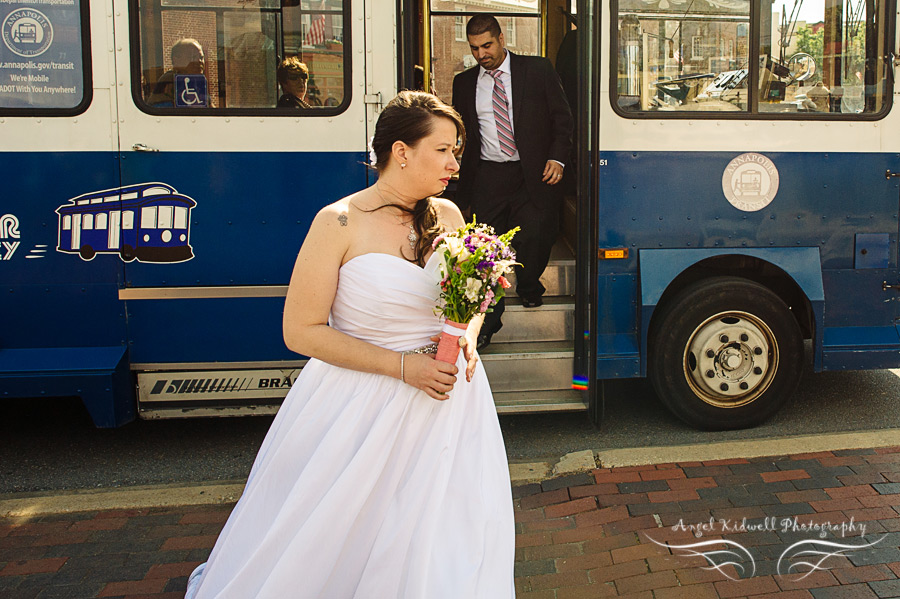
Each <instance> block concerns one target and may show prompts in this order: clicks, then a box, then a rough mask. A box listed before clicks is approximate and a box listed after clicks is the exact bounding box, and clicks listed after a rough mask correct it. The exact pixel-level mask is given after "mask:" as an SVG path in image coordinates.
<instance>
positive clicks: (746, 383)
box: [648, 277, 803, 430]
mask: <svg viewBox="0 0 900 599" xmlns="http://www.w3.org/2000/svg"><path fill="white" fill-rule="evenodd" d="M657 309H658V310H661V311H660V312H659V314H658V316H656V317H654V323H653V327H652V330H651V332H650V336H649V347H648V354H649V360H648V375H649V377H650V380H651V382H652V383H653V387H654V389H655V390H656V393H657V395H658V396H659V398H660V400H661V401H662V402H663V403H664V404H665V405H666V406H667V407H668V408H669V409H670V410H671V411H672V412H673V413H674V414H675V415H676V416H678V417H679V418H681V419H682V420H684V421H685V422H686V423H688V424H690V425H691V426H693V427H696V428H699V429H705V430H728V429H738V428H748V427H752V426H756V425H758V424H760V423H762V422H763V421H765V420H767V419H768V418H770V417H771V416H772V415H773V414H775V412H777V411H778V410H779V409H780V408H781V407H782V405H784V403H785V402H786V401H787V400H788V399H789V398H790V397H791V395H792V394H793V392H794V390H795V389H796V387H797V384H798V383H799V382H800V374H801V372H802V366H803V336H802V334H801V332H800V327H799V325H798V324H797V321H796V319H795V318H794V316H793V314H792V313H791V311H790V309H789V308H788V306H787V305H786V304H785V303H784V302H783V301H782V300H781V298H779V297H778V296H777V295H775V294H774V293H773V292H772V291H770V290H769V289H768V288H766V287H763V286H762V285H760V284H758V283H755V282H753V281H749V280H747V279H742V278H738V277H714V278H710V279H706V280H703V281H700V282H697V283H694V284H693V285H690V286H689V287H687V288H685V289H684V290H682V291H681V292H680V293H678V295H676V296H675V297H674V298H672V300H671V301H668V302H666V305H665V306H662V307H659V308H657Z"/></svg>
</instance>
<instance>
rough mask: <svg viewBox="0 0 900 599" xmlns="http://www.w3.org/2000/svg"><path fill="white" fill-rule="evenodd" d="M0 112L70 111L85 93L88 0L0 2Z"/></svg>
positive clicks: (86, 98)
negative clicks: (1, 25) (0, 38)
mask: <svg viewBox="0 0 900 599" xmlns="http://www.w3.org/2000/svg"><path fill="white" fill-rule="evenodd" d="M0 23H2V24H3V27H2V29H3V31H2V38H3V43H0V75H2V79H0V114H11V115H17V116H23V115H26V114H48V115H50V116H71V115H75V114H79V113H81V112H84V110H85V109H86V108H87V106H88V104H90V99H91V88H92V86H91V77H90V49H89V48H88V46H87V40H86V39H85V38H86V37H87V36H85V35H83V34H84V32H86V31H87V28H88V0H73V1H72V2H45V1H43V0H18V1H16V2H2V3H0Z"/></svg>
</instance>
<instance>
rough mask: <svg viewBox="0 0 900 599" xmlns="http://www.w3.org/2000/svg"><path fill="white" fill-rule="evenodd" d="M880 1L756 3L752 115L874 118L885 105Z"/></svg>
mask: <svg viewBox="0 0 900 599" xmlns="http://www.w3.org/2000/svg"><path fill="white" fill-rule="evenodd" d="M882 5H883V2H880V1H879V0H873V1H871V2H858V1H853V0H845V1H844V2H828V3H827V8H826V2H825V0H805V1H804V2H801V3H798V4H796V5H795V4H794V3H792V2H788V1H787V0H774V2H773V1H772V0H768V1H764V2H763V7H764V10H766V7H768V9H767V12H764V13H763V16H762V18H763V21H764V23H763V24H764V25H765V24H766V20H767V18H768V24H769V25H770V29H769V30H770V31H771V36H765V35H763V36H761V37H760V46H759V54H760V61H759V73H760V76H759V111H760V112H770V113H771V112H774V113H797V112H800V113H807V114H823V113H825V114H827V113H833V114H860V113H867V112H868V113H874V112H880V111H881V109H882V108H883V107H884V104H885V100H886V85H885V84H886V76H887V73H886V71H885V63H884V56H885V55H886V51H885V47H886V45H885V44H886V39H885V38H886V34H887V32H886V30H885V26H884V22H885V21H886V19H885V17H886V15H885V14H884V9H883V6H882Z"/></svg>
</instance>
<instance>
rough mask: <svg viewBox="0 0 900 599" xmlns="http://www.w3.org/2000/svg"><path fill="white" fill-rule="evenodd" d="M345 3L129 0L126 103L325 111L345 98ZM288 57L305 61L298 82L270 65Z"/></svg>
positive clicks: (149, 107)
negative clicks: (131, 52) (131, 44)
mask: <svg viewBox="0 0 900 599" xmlns="http://www.w3.org/2000/svg"><path fill="white" fill-rule="evenodd" d="M349 2H350V0H282V1H279V0H138V5H139V10H138V12H137V16H136V17H135V18H137V19H138V27H139V29H140V40H141V43H140V55H139V56H137V57H136V58H135V60H138V61H140V63H139V71H140V73H141V78H140V81H136V82H135V89H134V97H135V101H136V102H137V104H138V105H139V106H140V107H141V108H142V109H143V110H145V111H146V112H153V113H157V112H166V111H170V110H177V109H183V110H182V113H185V112H187V113H194V112H196V111H204V110H206V111H208V110H211V109H214V110H216V112H217V113H219V114H229V113H233V114H241V113H246V112H254V113H257V112H260V111H263V112H268V111H271V112H273V113H275V114H284V115H301V116H302V115H326V114H335V113H336V112H339V111H340V110H341V107H342V106H345V105H346V104H347V102H348V101H349V90H350V88H349V77H345V76H344V71H345V67H348V66H349V56H350V54H349V47H346V46H345V44H344V15H345V14H346V13H347V12H348V11H349ZM348 40H349V37H348ZM288 58H291V59H296V60H299V62H300V63H302V64H303V65H304V66H305V68H306V72H305V73H303V75H304V77H302V79H303V81H302V83H303V84H304V85H297V83H298V80H299V79H301V77H299V76H297V73H296V72H294V71H293V70H291V68H282V69H281V71H279V68H278V67H279V64H281V62H282V61H283V60H285V59H288ZM286 64H288V63H286ZM290 64H294V63H293V61H292V62H291V63H290ZM285 96H289V97H290V98H295V97H296V101H294V102H286V101H284V100H283V99H284V98H285ZM286 106H290V108H285V107H286ZM298 109H299V111H298ZM307 109H309V110H307Z"/></svg>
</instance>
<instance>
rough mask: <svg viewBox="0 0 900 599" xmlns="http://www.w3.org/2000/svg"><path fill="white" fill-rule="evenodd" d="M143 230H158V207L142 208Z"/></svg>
mask: <svg viewBox="0 0 900 599" xmlns="http://www.w3.org/2000/svg"><path fill="white" fill-rule="evenodd" d="M141 228H142V229H155V228H156V206H144V207H143V208H141Z"/></svg>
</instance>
